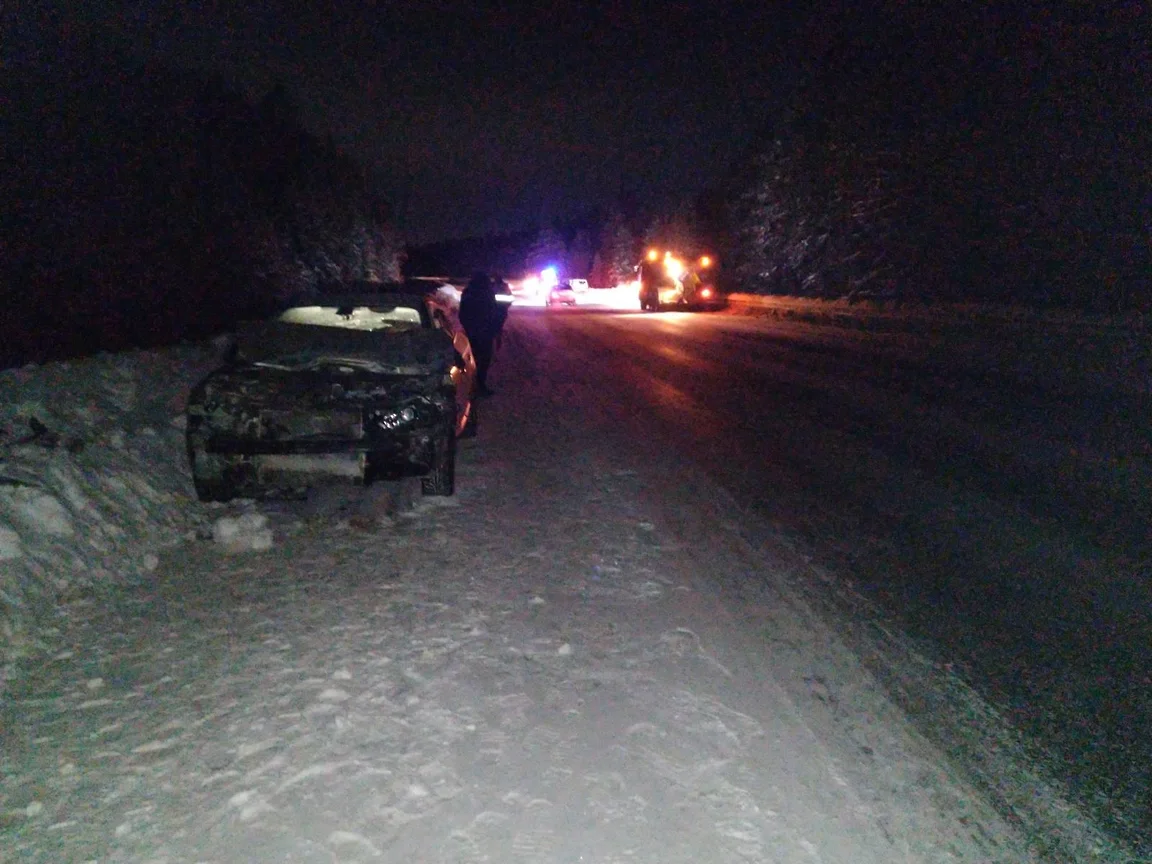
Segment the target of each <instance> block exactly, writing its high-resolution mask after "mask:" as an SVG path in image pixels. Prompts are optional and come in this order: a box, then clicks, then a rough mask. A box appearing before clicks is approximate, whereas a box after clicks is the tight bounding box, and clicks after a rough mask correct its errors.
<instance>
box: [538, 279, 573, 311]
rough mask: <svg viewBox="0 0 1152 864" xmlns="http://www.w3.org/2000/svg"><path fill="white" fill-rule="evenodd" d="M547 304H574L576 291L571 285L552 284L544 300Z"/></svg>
mask: <svg viewBox="0 0 1152 864" xmlns="http://www.w3.org/2000/svg"><path fill="white" fill-rule="evenodd" d="M544 302H545V303H546V304H547V305H549V306H575V305H576V292H575V291H573V290H572V286H571V285H564V284H560V285H553V286H552V289H551V290H550V291H549V292H548V299H547V300H545V301H544Z"/></svg>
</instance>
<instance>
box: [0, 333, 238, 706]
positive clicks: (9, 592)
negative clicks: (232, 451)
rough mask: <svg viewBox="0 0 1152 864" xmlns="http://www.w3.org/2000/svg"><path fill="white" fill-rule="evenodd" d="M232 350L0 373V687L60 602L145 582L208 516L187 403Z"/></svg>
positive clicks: (183, 350)
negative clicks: (191, 456) (187, 446)
mask: <svg viewBox="0 0 1152 864" xmlns="http://www.w3.org/2000/svg"><path fill="white" fill-rule="evenodd" d="M221 348H222V346H221V345H219V344H216V345H213V344H207V345H199V346H183V347H177V348H171V349H168V350H165V351H156V352H137V353H125V354H115V355H101V356H98V357H94V358H90V359H85V360H80V361H76V362H72V363H52V364H48V365H45V366H28V367H25V368H22V369H9V370H6V371H3V372H0V669H2V670H3V671H2V672H0V692H2V690H3V686H4V682H5V681H6V680H7V677H8V675H9V674H10V673H11V671H12V664H13V662H14V661H15V660H17V659H18V658H20V657H35V656H37V655H38V654H42V653H43V651H44V650H46V648H47V642H46V641H45V640H46V634H48V633H50V632H51V628H52V627H54V626H55V623H56V622H55V621H54V618H55V616H56V615H57V614H59V610H60V609H61V608H62V607H61V603H66V602H67V601H68V600H70V599H73V598H78V597H81V596H93V592H100V591H103V590H105V589H107V588H109V587H112V586H124V585H127V584H138V583H140V581H141V580H143V579H145V578H147V576H148V574H149V573H150V572H151V571H153V570H155V568H156V566H157V564H158V563H159V557H158V556H159V554H160V553H161V552H162V550H163V549H165V548H167V547H169V546H171V545H173V544H176V543H180V542H182V541H183V540H185V539H186V538H187V537H188V536H189V534H190V532H194V531H195V530H196V528H197V525H198V524H199V523H200V522H201V521H202V520H203V518H204V512H203V511H202V510H201V509H200V508H199V507H197V506H193V493H192V487H191V482H190V479H189V477H188V473H187V470H186V466H185V464H184V459H183V447H184V444H183V441H184V433H183V424H184V401H185V398H186V397H187V394H188V391H189V389H190V388H191V386H192V385H193V384H194V383H195V382H196V381H198V380H199V379H200V378H201V377H203V376H204V375H205V374H207V372H208V371H209V370H210V369H212V368H214V367H215V366H216V365H218V363H219V355H220V353H221Z"/></svg>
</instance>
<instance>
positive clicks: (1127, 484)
mask: <svg viewBox="0 0 1152 864" xmlns="http://www.w3.org/2000/svg"><path fill="white" fill-rule="evenodd" d="M841 311H842V313H843V315H844V317H843V318H842V319H840V320H836V319H833V318H828V319H824V320H815V321H813V320H796V319H755V318H748V317H733V316H726V315H704V316H701V315H685V314H678V313H671V314H665V315H661V316H657V317H651V318H648V317H644V316H641V315H635V314H623V315H615V316H612V315H565V316H564V317H563V326H562V327H560V326H557V327H556V329H557V332H558V333H560V334H562V335H561V338H562V339H563V341H564V345H565V349H566V352H567V353H568V354H569V355H572V356H580V357H583V358H585V361H584V362H586V363H593V362H596V361H594V360H593V359H592V358H595V357H605V356H608V357H611V358H613V360H612V362H613V363H615V364H616V365H617V370H618V374H617V375H616V376H615V378H614V381H613V395H611V396H608V397H607V398H609V399H612V400H616V401H623V402H626V403H627V404H630V405H631V406H633V410H634V413H636V414H639V415H642V416H644V417H646V418H647V424H648V428H650V429H654V430H655V429H658V430H659V433H658V434H659V435H660V436H661V438H662V440H667V441H668V442H669V444H668V446H669V447H671V448H672V449H673V450H674V451H675V453H676V458H679V459H690V460H692V461H694V462H695V463H696V464H698V465H699V466H700V467H701V469H702V470H704V471H706V473H707V474H708V475H709V477H710V478H711V479H712V480H714V481H716V482H718V483H719V484H720V485H722V486H723V487H724V488H725V489H726V490H727V491H728V492H730V493H731V494H732V496H733V498H734V499H735V501H736V503H737V504H738V506H739V509H740V511H741V512H742V513H744V514H745V515H746V518H744V519H743V522H744V524H745V526H746V528H745V530H744V533H745V536H749V537H750V538H751V539H753V541H754V542H759V541H764V542H771V538H770V536H768V535H770V534H771V531H765V530H764V529H763V526H764V525H765V524H770V525H775V526H778V527H779V528H782V529H783V530H784V531H785V532H786V533H787V534H788V535H790V536H792V537H795V538H798V539H799V540H800V541H801V545H802V546H803V547H804V548H805V550H806V551H808V552H809V553H810V554H813V555H814V557H815V558H816V559H817V560H818V561H820V562H821V563H822V564H824V565H826V566H827V567H829V568H830V569H832V570H834V571H835V572H836V573H837V574H840V575H843V574H849V575H850V576H851V577H852V579H853V584H854V586H855V587H856V588H857V589H858V590H859V591H860V592H861V593H862V594H864V595H865V596H866V597H867V598H868V599H869V600H871V601H874V602H875V603H877V604H879V606H880V608H881V609H882V610H883V613H884V615H883V617H884V618H885V619H888V620H889V621H891V624H885V626H886V628H887V629H892V630H899V631H904V632H906V633H908V634H910V635H911V636H912V637H913V639H914V640H915V644H916V646H917V649H918V650H919V651H921V652H922V653H924V654H926V655H927V656H929V657H931V658H932V659H933V660H934V661H936V663H937V665H939V666H947V667H948V668H950V669H955V670H956V671H958V672H959V673H960V675H961V678H962V679H963V680H964V681H965V682H966V683H967V684H969V685H970V686H972V687H974V688H975V689H976V690H977V691H979V693H980V694H981V696H982V697H983V699H985V700H987V701H988V702H989V703H991V705H992V706H994V707H995V709H996V710H997V711H998V712H999V714H1000V716H1001V717H1002V718H1004V719H1006V720H1007V721H1008V723H1009V724H1010V725H1011V727H1013V728H1015V729H1016V730H1018V731H1020V732H1022V733H1023V734H1024V736H1025V745H1026V746H1025V747H1024V749H1026V750H1028V753H1027V755H1025V754H1023V753H1022V754H1021V760H1020V761H1022V762H1024V763H1029V762H1033V761H1037V755H1036V754H1038V753H1042V752H1046V755H1045V756H1044V757H1043V759H1042V761H1043V762H1044V763H1045V768H1046V769H1047V770H1048V771H1049V772H1050V773H1051V774H1052V775H1054V776H1055V777H1057V778H1059V780H1060V781H1063V782H1064V783H1066V784H1067V788H1068V790H1070V791H1069V794H1071V795H1072V796H1073V797H1075V798H1077V799H1078V800H1079V801H1080V802H1082V803H1084V804H1086V805H1088V806H1089V807H1090V808H1091V809H1093V810H1094V811H1095V815H1096V816H1097V818H1099V819H1100V820H1101V821H1102V822H1105V823H1108V824H1110V825H1111V827H1113V828H1114V829H1115V830H1117V831H1118V832H1120V833H1122V834H1125V835H1126V836H1127V837H1129V838H1130V839H1131V840H1133V841H1134V842H1137V843H1139V842H1141V838H1142V842H1143V843H1144V844H1145V854H1146V855H1152V736H1150V735H1149V730H1150V729H1152V701H1149V700H1148V698H1147V695H1148V693H1149V692H1152V690H1150V685H1152V679H1150V678H1149V671H1148V670H1149V669H1150V668H1152V579H1149V576H1152V570H1150V569H1149V562H1150V561H1152V542H1150V536H1152V535H1149V532H1148V526H1149V524H1152V498H1150V495H1149V489H1150V488H1152V459H1150V458H1149V457H1150V456H1152V438H1149V435H1148V426H1147V423H1146V422H1145V420H1144V418H1147V417H1148V416H1149V412H1150V411H1152V392H1150V391H1149V386H1148V385H1149V381H1152V378H1150V377H1149V358H1150V351H1149V346H1148V343H1147V341H1146V340H1143V339H1140V338H1138V337H1137V338H1133V335H1132V334H1124V333H1116V332H1110V331H1109V330H1108V329H1107V328H1099V327H1089V326H1086V325H1085V324H1084V323H1083V322H1072V323H1071V324H1070V325H1068V324H1061V322H1058V321H1048V322H1041V325H1040V326H1037V324H1035V323H1032V322H1029V321H1013V320H1011V319H1006V320H1003V321H995V320H993V321H987V320H986V321H983V322H980V323H968V322H965V321H964V320H963V319H957V320H955V321H949V320H943V321H941V320H938V319H936V320H934V319H931V318H928V319H927V320H925V321H917V320H916V319H915V317H914V314H915V313H909V314H908V316H900V315H894V316H891V317H888V318H885V317H883V316H873V317H872V318H868V317H867V316H861V317H860V318H852V317H851V310H849V309H844V310H841ZM861 324H863V325H864V326H861ZM748 517H753V518H748ZM758 524H759V525H760V526H761V529H760V531H759V534H757V528H756V526H757V525H758ZM833 593H834V592H820V596H817V597H815V598H813V602H816V603H823V602H825V601H826V600H828V598H829V597H830V596H831V595H832V594H833ZM829 605H837V606H838V607H839V611H840V612H841V613H846V614H851V613H857V617H859V618H869V617H872V616H871V614H870V612H869V610H866V609H865V610H859V603H858V602H857V601H856V600H855V599H852V598H849V599H847V600H846V601H845V602H838V603H837V602H833V601H829ZM834 614H835V613H834ZM857 629H858V631H859V633H858V638H856V639H855V640H854V644H855V646H856V648H857V650H858V651H859V652H860V653H862V654H871V653H873V652H874V651H875V648H876V646H875V644H874V643H875V631H874V628H872V627H870V626H869V624H868V622H867V621H861V622H860V626H859V627H858V628H857ZM870 631H871V632H870ZM881 652H882V653H888V654H892V653H893V651H891V650H888V649H881ZM897 653H898V652H897ZM874 665H875V666H877V667H879V666H880V665H881V664H874ZM876 671H877V672H878V674H881V675H882V676H883V677H884V678H885V679H886V682H887V683H888V684H889V685H890V686H895V687H897V688H903V689H906V690H907V693H906V702H907V703H908V706H909V707H910V708H911V709H913V710H915V711H916V712H917V713H918V714H919V715H921V717H922V720H923V724H924V727H925V728H926V729H930V730H931V731H932V733H933V734H934V735H936V736H937V737H939V738H940V739H942V740H944V741H945V742H946V746H947V747H948V748H949V749H950V750H951V751H953V752H955V753H957V754H958V755H960V757H961V759H962V760H963V761H966V762H968V763H970V764H973V765H975V766H976V768H977V769H978V770H979V771H981V772H984V774H985V781H986V782H987V783H988V784H989V785H992V786H1002V785H1003V782H1004V781H1003V779H1002V774H1001V772H1002V769H1003V766H1002V765H1000V764H997V763H996V762H992V763H989V762H988V760H986V759H985V756H986V753H987V749H988V745H987V742H986V740H985V736H984V735H981V734H973V731H972V729H971V728H970V724H969V720H970V715H971V714H972V711H973V710H981V711H983V710H984V709H983V708H982V707H980V706H973V705H971V704H969V703H970V701H971V700H964V701H961V702H957V701H956V700H955V699H953V698H952V697H951V696H948V695H942V696H941V697H940V698H939V699H938V700H935V701H934V699H935V697H931V698H929V697H926V696H925V692H926V691H927V692H929V693H931V692H935V691H941V690H944V691H951V690H954V689H955V687H954V682H951V681H948V680H939V681H927V680H925V681H922V682H911V683H909V682H907V680H906V679H907V672H906V670H904V669H900V668H896V669H889V670H884V669H880V668H877V669H876ZM949 703H951V704H949ZM1005 746H1007V745H1005ZM1001 761H1002V760H1001ZM1009 773H1010V772H1009ZM998 775H1001V776H998ZM1010 785H1015V786H1017V787H1019V785H1020V784H1019V783H1017V782H1015V781H1013V782H1012V783H1011V784H1010ZM1002 794H1004V795H1006V796H1007V797H1008V798H1009V799H1011V798H1012V797H1013V792H1012V790H1010V789H1004V790H1003V793H1002ZM1016 794H1017V796H1018V797H1019V798H1020V799H1021V803H1022V805H1024V804H1025V802H1024V801H1023V798H1024V797H1030V796H1020V795H1019V793H1018V792H1017V793H1016Z"/></svg>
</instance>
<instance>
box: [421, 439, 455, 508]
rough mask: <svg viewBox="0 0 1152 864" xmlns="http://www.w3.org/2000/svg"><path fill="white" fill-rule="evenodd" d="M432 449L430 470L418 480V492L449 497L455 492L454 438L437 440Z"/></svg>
mask: <svg viewBox="0 0 1152 864" xmlns="http://www.w3.org/2000/svg"><path fill="white" fill-rule="evenodd" d="M432 447H433V455H432V470H431V471H429V472H428V473H427V474H425V475H424V476H423V477H421V478H420V491H421V492H422V493H423V494H425V495H451V494H452V493H454V492H455V491H456V436H454V435H449V436H448V437H447V438H437V439H436V441H435V443H434V444H433V445H432Z"/></svg>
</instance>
